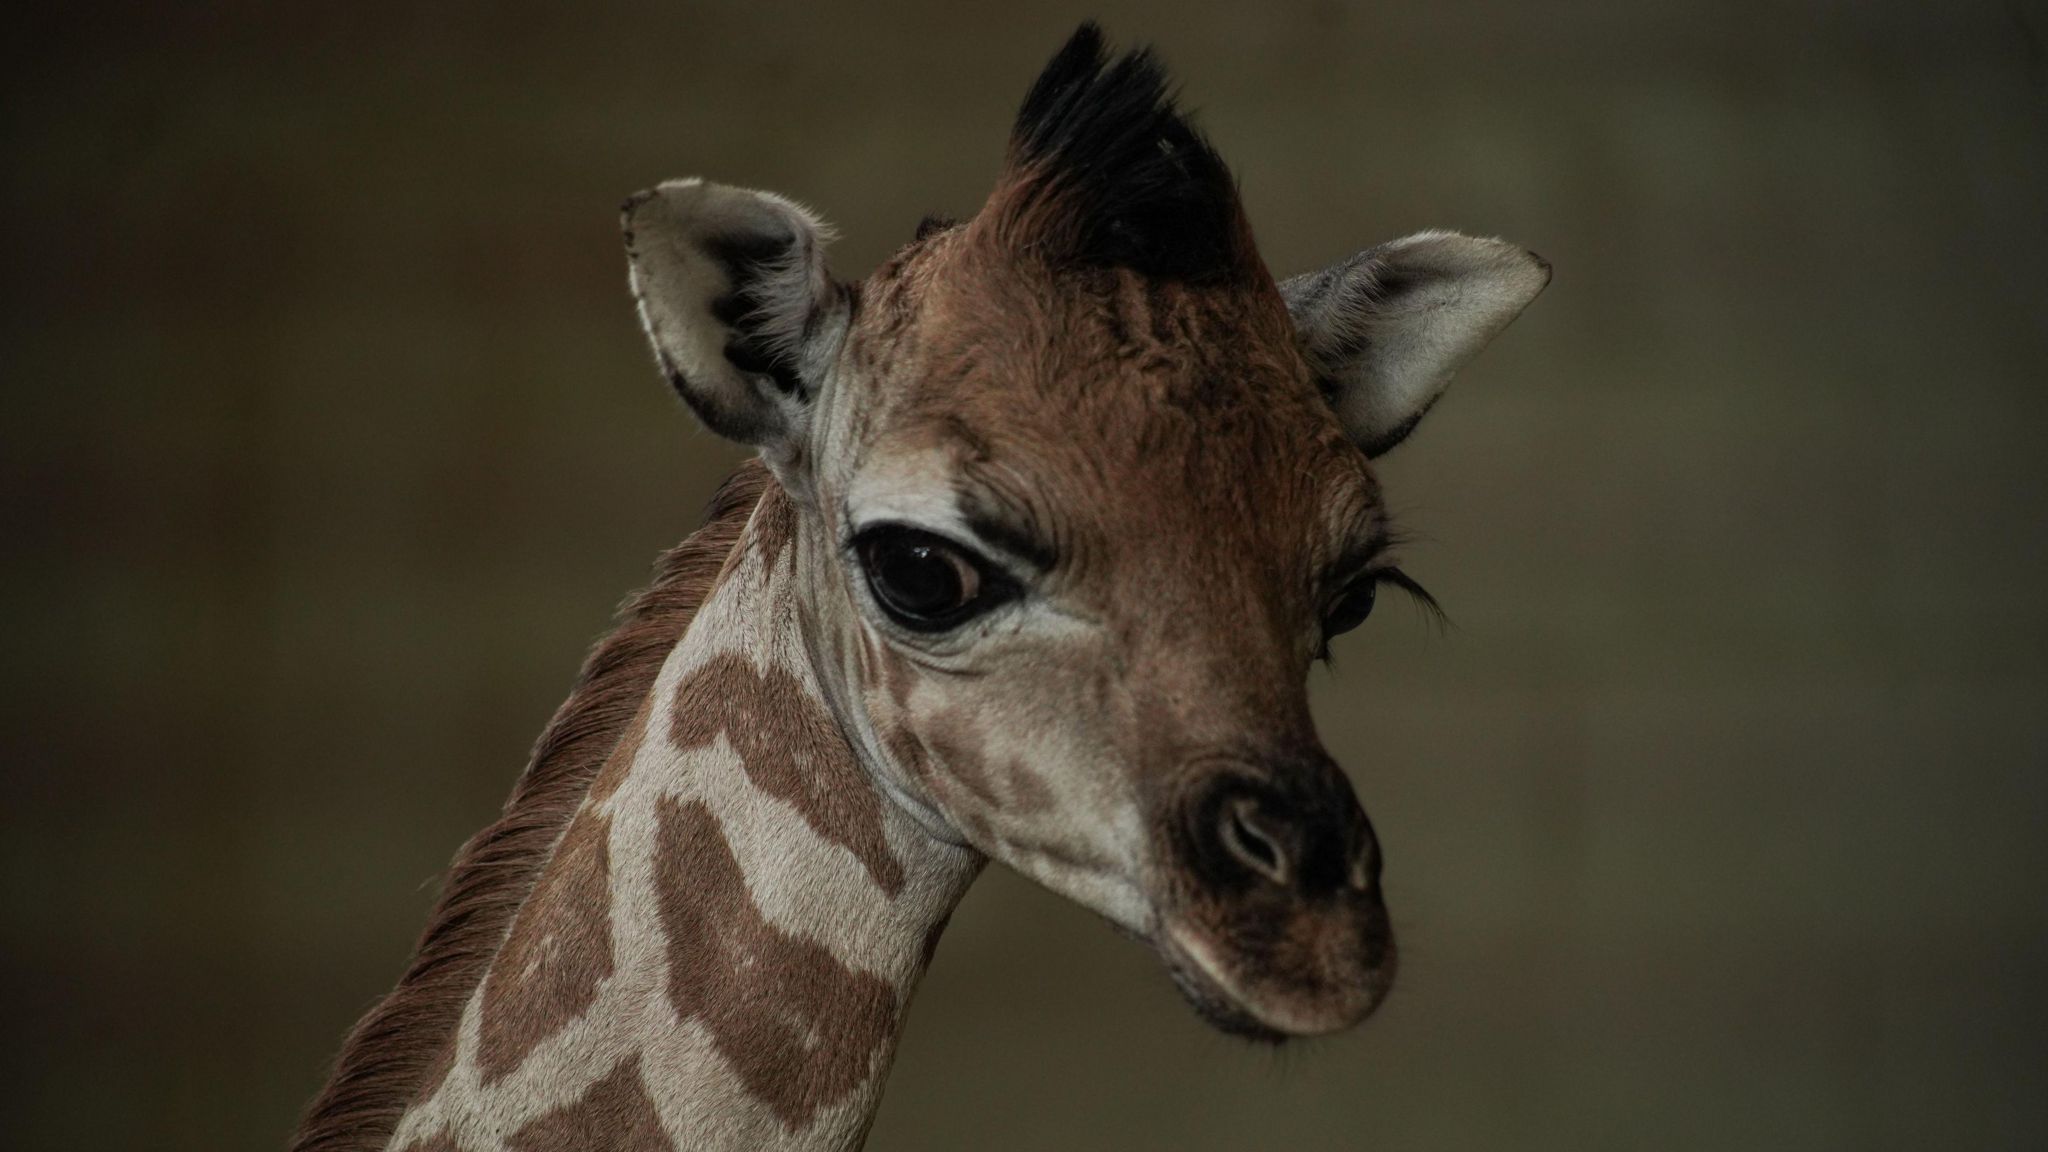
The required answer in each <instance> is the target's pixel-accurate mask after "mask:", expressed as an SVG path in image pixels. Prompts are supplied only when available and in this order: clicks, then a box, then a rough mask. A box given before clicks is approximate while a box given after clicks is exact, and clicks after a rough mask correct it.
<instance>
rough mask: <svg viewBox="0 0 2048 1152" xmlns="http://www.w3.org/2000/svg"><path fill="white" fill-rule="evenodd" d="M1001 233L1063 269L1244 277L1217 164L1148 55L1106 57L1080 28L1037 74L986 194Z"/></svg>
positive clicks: (1097, 33)
mask: <svg viewBox="0 0 2048 1152" xmlns="http://www.w3.org/2000/svg"><path fill="white" fill-rule="evenodd" d="M997 200H998V201H999V202H1000V204H1001V206H1002V208H1001V210H1002V214H1003V215H1004V216H1005V217H1007V218H1008V222H1009V228H1008V229H1007V230H1010V231H1012V232H1015V231H1019V230H1021V231H1024V232H1026V233H1030V234H1031V235H1030V239H1032V240H1038V241H1044V240H1046V239H1048V237H1047V236H1046V235H1045V233H1047V232H1051V233H1052V234H1053V235H1052V236H1051V237H1050V238H1051V239H1052V240H1053V243H1051V244H1050V245H1049V247H1050V248H1051V249H1052V251H1053V252H1054V254H1055V255H1056V256H1058V257H1060V258H1064V259H1067V260H1070V261H1073V262H1077V263H1081V264H1087V265H1098V266H1111V267H1122V268H1130V269H1132V270H1134V271H1137V272H1139V273H1141V274H1143V275H1147V276H1152V277H1157V278H1162V279H1171V280H1188V281H1206V280H1220V279H1227V278H1229V277H1231V276H1232V275H1234V274H1236V273H1238V272H1241V271H1243V270H1244V268H1245V266H1246V262H1247V258H1248V256H1249V250H1250V243H1249V234H1248V232H1247V231H1246V230H1245V228H1244V226H1243V215H1242V212H1241V210H1240V208H1239V204H1238V196H1237V183H1236V181H1235V180H1234V179H1232V177H1231V175H1230V170H1229V168H1228V167H1226V166H1225V165H1224V163H1223V158H1222V157H1220V156H1218V155H1217V154H1216V150H1215V148H1213V147H1212V146H1211V145H1210V144H1209V141H1208V140H1207V139H1206V138H1204V137H1203V136H1202V134H1201V133H1200V132H1198V131H1196V129H1195V128H1194V126H1193V125H1192V124H1190V123H1189V122H1188V119H1187V117H1186V116H1185V115H1184V114H1183V113H1182V112H1181V111H1180V110H1179V109H1178V108H1177V107H1175V105H1174V99H1173V93H1172V91H1171V89H1170V88H1169V86H1168V82H1167V78H1166V72H1165V70H1164V69H1163V68H1162V67H1161V66H1160V64H1159V61H1158V59H1157V58H1156V57H1155V56H1153V54H1152V51H1151V50H1150V49H1149V48H1141V49H1138V50H1136V51H1133V52H1127V53H1124V54H1123V55H1121V56H1117V57H1114V58H1112V57H1111V56H1110V54H1109V52H1108V49H1107V48H1106V46H1105V45H1104V43H1103V38H1102V29H1100V28H1098V27H1097V26H1096V25H1094V24H1093V23H1088V24H1083V25H1081V27H1080V28H1079V29H1078V30H1076V31H1075V33H1074V35H1073V37H1072V38H1070V39H1069V40H1068V41H1067V43H1066V46H1065V47H1063V48H1061V49H1060V50H1059V53H1058V54H1057V55H1055V56H1054V57H1053V58H1052V61H1051V63H1049V64H1047V65H1046V66H1045V71H1043V72H1042V73H1040V74H1039V77H1038V80H1037V82H1036V83H1034V84H1033V85H1032V86H1031V92H1030V94H1029V95H1027V96H1025V97H1024V106H1023V108H1022V109H1021V110H1019V112H1018V113H1017V122H1016V125H1015V127H1014V128H1013V129H1012V130H1011V134H1010V158H1009V172H1008V173H1007V174H1006V177H1005V185H1004V187H1002V188H999V189H998V190H997Z"/></svg>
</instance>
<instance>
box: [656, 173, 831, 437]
mask: <svg viewBox="0 0 2048 1152" xmlns="http://www.w3.org/2000/svg"><path fill="white" fill-rule="evenodd" d="M622 215H623V220H622V226H623V228H624V230H625V234H626V260H627V264H628V266H629V268H630V270H631V282H632V287H633V298H634V300H635V301H636V302H637V303H638V305H639V309H640V322H641V323H642V324H643V325H644V326H645V327H646V329H647V338H648V339H649V340H650V341H652V342H653V344H654V358H655V360H656V362H657V363H659V364H660V366H661V371H662V374H663V375H664V376H666V377H668V380H669V383H670V384H672V385H674V386H675V390H676V391H677V392H678V393H679V394H680V395H681V396H682V398H683V399H684V400H685V401H686V402H688V404H689V405H690V408H691V410H693V411H694V412H696V413H697V416H698V418H699V419H701V420H703V421H704V424H705V426H707V427H709V428H710V429H711V430H712V431H713V432H716V433H718V434H719V435H721V436H725V437H727V438H729V439H733V440H738V441H740V442H742V443H745V444H751V445H754V446H755V447H758V448H761V449H763V450H764V451H765V452H767V453H768V455H769V457H770V459H771V460H774V459H777V458H778V457H779V458H783V459H787V458H790V457H792V456H793V455H795V454H796V453H797V452H798V451H799V446H800V444H801V440H802V433H803V429H804V426H805V419H806V415H807V413H808V412H809V410H810V402H811V399H812V398H813V397H814V396H815V395H816V392H817V389H818V386H819V384H820V382H821V381H822V379H823V377H824V374H825V369H826V367H827V366H828V365H829V364H830V363H831V360H832V356H833V355H834V353H836V351H837V349H838V345H839V339H840V336H841V335H842V334H843V333H844V331H845V327H846V316H847V311H848V309H847V301H846V293H845V291H844V290H843V289H841V288H840V286H839V285H838V284H837V283H835V282H834V281H833V279H832V275H831V273H830V272H829V271H828V270H827V268H826V266H825V259H824V254H823V251H822V249H823V247H824V245H825V242H826V241H827V240H829V239H830V238H831V233H830V231H829V230H828V229H827V228H826V226H825V225H824V224H823V223H822V222H821V221H819V220H818V219H817V218H816V217H815V216H812V215H811V214H810V213H809V212H808V211H805V210H804V209H803V208H801V207H799V206H798V205H796V204H793V203H791V202H790V201H788V200H785V199H783V198H782V197H780V196H776V195H774V194H773V193H769V192H754V191H749V190H747V189H744V188H731V187H727V186H725V185H722V184H710V183H706V182H704V181H702V180H675V181H671V182H669V183H666V184H663V185H661V186H659V187H657V188H654V189H651V190H649V191H646V192H641V193H639V194H638V195H635V196H633V197H632V198H631V199H629V200H627V201H626V204H625V208H624V209H623V213H622Z"/></svg>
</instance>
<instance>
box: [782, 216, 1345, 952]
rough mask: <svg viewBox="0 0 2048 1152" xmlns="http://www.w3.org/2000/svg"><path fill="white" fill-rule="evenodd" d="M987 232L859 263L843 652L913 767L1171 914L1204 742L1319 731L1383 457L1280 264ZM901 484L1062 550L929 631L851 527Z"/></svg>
mask: <svg viewBox="0 0 2048 1152" xmlns="http://www.w3.org/2000/svg"><path fill="white" fill-rule="evenodd" d="M978 239H979V238H978V237H977V235H976V234H975V232H974V230H973V229H972V227H971V226H970V227H967V228H961V229H955V230H951V231H948V232H943V233H939V234H937V235H934V236H932V237H930V238H929V239H927V240H924V241H920V242H919V243H918V244H916V245H913V246H912V247H911V248H910V249H909V250H907V251H906V252H905V253H903V254H902V255H900V256H899V257H898V259H897V260H895V261H893V262H892V263H891V264H889V265H888V266H886V267H884V268H883V269H882V270H881V271H879V272H878V273H877V274H876V275H875V276H874V277H873V278H872V279H871V280H870V281H869V282H868V283H867V284H865V285H863V286H862V291H861V293H860V302H859V305H858V307H857V308H856V311H855V315H854V319H853V321H852V325H851V327H850V330H849V332H848V335H847V339H846V343H845V346H844V348H843V350H842V353H841V356H840V360H839V372H838V375H837V376H836V377H835V378H834V380H833V381H832V385H831V387H830V388H829V389H827V390H826V395H825V397H824V398H822V399H821V404H820V411H819V414H818V423H817V424H816V425H814V426H813V435H814V437H816V440H815V441H814V442H815V443H817V444H818V449H817V451H816V454H815V455H814V456H813V458H812V471H811V475H812V477H813V483H814V485H815V487H814V500H813V501H812V502H810V503H811V506H812V507H813V508H814V509H815V511H816V513H817V514H816V516H815V517H814V518H813V520H814V526H813V527H812V528H811V529H810V530H812V531H815V532H817V533H818V535H819V541H818V544H817V546H816V547H815V548H814V549H810V550H809V551H810V552H811V553H812V554H813V555H818V556H830V557H833V558H834V563H832V564H831V565H829V566H828V568H827V570H825V571H822V572H820V573H819V574H818V575H819V577H820V587H819V588H818V590H817V591H818V594H819V595H820V596H821V597H828V598H843V600H844V608H845V610H844V611H843V612H834V613H831V615H834V616H836V617H837V618H838V619H839V620H841V621H843V622H844V626H845V627H847V628H849V629H851V630H852V631H853V632H854V635H852V636H850V637H847V638H845V640H844V641H843V646H842V652H843V655H844V656H846V657H847V658H848V659H849V666H848V667H847V668H846V674H847V677H848V680H849V682H850V683H852V684H856V685H860V686H862V688H861V690H858V691H857V692H855V693H853V695H855V696H857V698H858V702H859V705H860V711H861V712H863V713H864V714H865V720H866V723H867V725H868V726H869V727H870V729H871V731H872V732H873V733H874V736H875V741H876V743H877V744H878V745H879V747H880V748H881V749H882V750H883V752H884V756H883V758H882V762H881V765H880V767H881V768H882V770H883V771H885V772H888V773H890V774H892V775H893V776H894V778H895V783H896V785H897V786H898V787H899V788H901V789H902V790H903V791H904V792H907V793H909V794H911V795H913V796H916V797H919V798H921V799H922V800H924V801H925V802H927V803H929V805H930V806H931V807H932V808H933V809H935V810H936V811H937V812H938V813H940V814H942V816H943V817H944V818H945V820H946V821H947V823H949V824H950V825H951V826H952V827H953V828H954V829H955V830H957V833H958V834H959V835H961V836H963V837H964V838H966V839H967V840H969V841H970V842H972V843H973V844H974V845H975V846H976V847H978V848H980V849H982V850H983V851H985V852H987V853H989V854H990V855H993V856H995V857H997V858H999V859H1002V860H1004V861H1005V862H1007V863H1009V864H1011V865H1012V866H1014V867H1016V868H1018V869H1020V870H1021V871H1023V872H1025V873H1026V874H1028V875H1031V876H1033V877H1034V878H1036V879H1038V880H1040V881H1041V882H1043V883H1045V884H1047V885H1048V886H1050V887H1052V888H1054V889H1055V890H1057V891H1061V892H1063V893H1065V894H1067V895H1070V896H1072V897H1074V898H1075V899H1077V900H1079V901H1081V902H1083V903H1085V904H1087V905H1089V906H1091V907H1093V908H1095V909H1096V910H1098V911H1100V912H1102V913H1103V914H1104V915H1106V916H1108V917H1109V918H1110V919H1112V920H1113V921H1115V922H1117V923H1118V924H1120V925H1122V926H1124V927H1125V928H1127V929H1130V930H1132V931H1134V932H1138V933H1141V934H1145V935H1148V936H1156V935H1157V934H1158V933H1159V929H1160V927H1161V921H1162V919H1163V918H1173V917H1177V916H1189V917H1193V916H1197V915H1199V914H1200V913H1201V911H1202V908H1201V906H1202V905H1203V903H1204V899H1205V897H1206V896H1207V892H1206V890H1205V885H1204V884H1202V883H1200V882H1198V881H1196V880H1193V879H1191V878H1189V877H1188V876H1186V875H1185V874H1184V872H1185V866H1184V862H1183V861H1182V860H1181V859H1180V858H1179V856H1178V855H1177V854H1176V853H1175V852H1174V851H1173V850H1172V849H1173V846H1172V844H1171V843H1170V839H1171V837H1170V832H1171V829H1172V828H1173V826H1174V824H1175V818H1174V813H1175V812H1176V811H1177V810H1178V809H1177V808H1176V805H1177V804H1179V803H1180V800H1181V796H1180V793H1181V792H1182V790H1183V789H1184V788H1185V787H1186V786H1188V784H1189V782H1190V780H1191V779H1192V780H1196V781H1199V780H1200V779H1201V778H1202V777H1203V771H1202V770H1201V769H1200V767H1199V765H1201V764H1202V763H1203V762H1205V761H1214V760H1221V761H1228V762H1232V763H1236V764H1242V765H1246V766H1249V767H1250V768H1251V769H1252V770H1254V771H1258V770H1263V768H1264V766H1266V765H1268V764H1272V763H1287V762H1292V761H1296V760H1301V759H1304V758H1306V759H1317V758H1320V757H1321V752H1320V746H1319V744H1318V743H1317V739H1316V736H1315V733H1314V730H1313V727H1312V725H1311V723H1310V719H1309V714H1308V704H1307V694H1306V674H1307V670H1308V667H1309V664H1310V662H1311V660H1312V659H1313V657H1314V655H1315V653H1316V650H1317V646H1318V644H1319V643H1320V640H1321V632H1320V624H1321V620H1322V616H1323V613H1324V611H1325V610H1326V608H1327V606H1328V605H1327V601H1328V597H1329V596H1330V595H1331V594H1332V593H1333V592H1334V591H1335V589H1334V587H1333V585H1332V579H1333V578H1334V577H1336V576H1341V575H1345V574H1346V573H1340V572H1337V571H1335V570H1334V566H1335V565H1337V564H1338V563H1339V562H1340V560H1342V559H1344V558H1346V557H1348V556H1354V555H1357V554H1359V553H1360V552H1361V551H1363V550H1364V549H1365V548H1366V547H1367V546H1369V545H1370V544H1371V543H1372V542H1374V541H1375V540H1376V539H1377V537H1378V534H1379V533H1380V532H1381V531H1382V530H1383V524H1382V517H1381V513H1380V504H1379V498H1378V488H1377V484H1376V482H1375V480H1374V477H1373V473H1372V470H1371V467H1370V465H1369V464H1368V462H1367V460H1366V458H1365V456H1364V454H1363V453H1362V452H1361V451H1360V450H1359V449H1358V448H1357V447H1356V446H1355V445H1354V444H1353V443H1352V441H1351V440H1350V439H1348V438H1347V437H1346V435H1345V433H1344V430H1343V429H1342V428H1341V426H1340V425H1339V423H1338V421H1337V420H1336V418H1335V416H1334V415H1333V414H1332V413H1331V410H1330V408H1329V406H1328V404H1327V403H1326V402H1325V401H1324V400H1323V399H1322V398H1321V397H1320V396H1319V395H1318V394H1317V392H1316V387H1315V384H1314V382H1313V380H1312V379H1311V377H1310V373H1309V370H1308V368H1307V367H1306V366H1305V365H1304V364H1303V362H1302V359H1301V357H1300V355H1299V353H1298V352H1297V351H1296V346H1295V340H1294V334H1293V330H1292V326H1291V324H1290V322H1289V319H1288V315H1287V311H1286V307H1285V305H1284V303H1283V301H1282V300H1281V298H1280V295H1279V293H1278V291H1277V289H1276V288H1275V287H1274V285H1273V283H1272V282H1271V280H1270V279H1269V278H1267V277H1266V276H1264V275H1263V274H1261V275H1259V276H1257V277H1255V278H1245V279H1244V280H1242V281H1238V282H1228V283H1223V284H1217V285H1204V286H1192V285H1187V284H1181V283H1159V282H1148V281H1147V280H1146V279H1144V278H1143V277H1141V276H1139V275H1137V274H1136V273H1133V272H1131V271H1128V270H1123V269H1106V268H1097V269H1062V270H1060V271H1058V272H1054V271H1051V270H1047V269H1033V268H1031V267H1029V266H1028V265H1024V266H1021V267H1020V266H1019V265H1018V264H1017V263H1015V262H1012V261H1006V260H1005V259H1004V258H1003V256H1002V254H1001V253H997V252H992V251H989V250H988V249H987V247H985V246H984V245H982V244H980V243H978V242H977V241H978ZM902 507H910V508H915V509H920V510H927V512H926V514H927V515H932V514H933V513H935V514H936V517H935V519H934V520H933V521H932V522H931V523H930V526H932V527H934V528H937V527H939V526H941V525H949V526H950V525H963V526H964V525H980V526H983V527H984V528H990V529H991V534H994V535H996V536H997V537H998V540H999V542H1005V543H1009V544H1012V545H1014V546H1015V547H1017V548H1018V549H1019V550H1021V551H1026V552H1031V553H1035V554H1036V555H1037V559H1039V560H1041V561H1044V562H1047V566H1046V567H1044V568H1043V570H1038V571H1031V570H1030V569H1029V568H1027V572H1029V575H1028V576H1027V577H1026V581H1027V582H1026V592H1025V595H1024V596H1023V597H1022V599H1021V600H1020V602H1019V603H1017V604H1015V605H1012V606H1010V607H1007V608H1005V609H1002V610H1000V611H998V612H996V613H994V614H993V615H992V616H991V617H990V618H989V619H987V620H986V621H977V622H973V623H970V624H969V625H967V626H966V627H965V628H963V629H962V630H961V632H960V634H959V635H946V636H940V637H930V638H928V637H910V636H905V635H903V634H902V633H901V632H900V631H899V630H892V629H890V628H888V627H887V626H886V624H883V623H881V622H879V621H878V619H877V613H876V612H875V611H873V610H872V608H868V607H866V606H864V605H863V602H862V601H863V597H862V594H861V589H860V587H859V581H860V579H861V576H860V573H859V571H858V569H857V565H855V564H854V563H853V562H852V561H851V559H850V558H849V557H848V556H847V555H846V552H845V550H844V548H843V544H844V541H845V540H846V539H847V538H848V537H849V536H850V535H851V534H852V533H853V532H854V531H855V530H856V529H858V528H860V527H862V526H863V525H864V523H870V522H873V521H874V520H875V519H877V518H878V510H879V518H882V519H892V520H893V519H909V517H907V516H898V515H896V514H895V512H894V510H895V509H898V508H902ZM949 534H953V533H950V532H949ZM955 535H956V538H959V539H963V540H964V541H966V542H968V543H978V539H979V538H978V537H977V536H974V535H958V534H955ZM1328 802H1330V803H1335V804H1345V805H1350V806H1352V807H1355V804H1356V802H1355V801H1354V800H1352V799H1351V797H1350V794H1349V791H1348V789H1340V790H1330V795H1329V797H1328ZM1371 903H1372V905H1373V907H1374V911H1375V913H1376V914H1377V892H1376V891H1375V892H1373V894H1372V900H1371ZM1292 911H1293V909H1292V908H1291V907H1290V908H1287V909H1276V910H1273V911H1272V912H1271V914H1270V915H1268V916H1267V917H1266V919H1267V920H1268V921H1270V922H1271V923H1269V924H1268V925H1267V927H1268V928H1269V929H1271V930H1272V931H1284V930H1285V929H1286V925H1285V923H1283V921H1286V920H1287V919H1288V915H1287V914H1291V912H1292ZM1283 913H1285V914H1283ZM1212 919H1213V917H1212ZM1350 927H1351V926H1349V925H1347V926H1346V930H1347V931H1348V930H1350Z"/></svg>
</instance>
